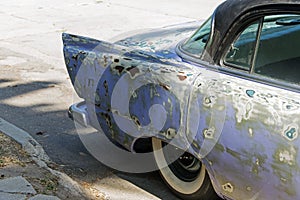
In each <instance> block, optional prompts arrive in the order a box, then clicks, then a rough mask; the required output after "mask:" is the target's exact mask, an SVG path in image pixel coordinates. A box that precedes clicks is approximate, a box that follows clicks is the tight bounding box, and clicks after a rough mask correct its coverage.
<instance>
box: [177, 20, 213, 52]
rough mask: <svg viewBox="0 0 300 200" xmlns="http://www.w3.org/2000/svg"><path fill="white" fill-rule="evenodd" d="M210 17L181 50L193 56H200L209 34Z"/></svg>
mask: <svg viewBox="0 0 300 200" xmlns="http://www.w3.org/2000/svg"><path fill="white" fill-rule="evenodd" d="M211 23H212V17H210V18H209V19H208V20H207V21H206V22H205V23H204V24H203V25H202V26H201V27H200V28H199V29H198V30H197V31H196V33H195V34H194V35H193V36H192V37H191V38H190V39H189V40H188V41H187V42H186V43H184V44H183V45H182V47H181V48H182V49H183V50H184V51H186V52H188V53H190V54H193V55H195V56H198V57H199V56H200V55H201V54H202V52H203V51H204V48H205V46H206V44H207V42H208V40H209V37H210V33H211Z"/></svg>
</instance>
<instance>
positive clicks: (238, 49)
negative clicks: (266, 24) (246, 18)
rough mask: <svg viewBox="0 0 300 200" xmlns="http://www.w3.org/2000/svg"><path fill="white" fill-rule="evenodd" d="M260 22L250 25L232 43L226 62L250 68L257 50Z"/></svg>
mask: <svg viewBox="0 0 300 200" xmlns="http://www.w3.org/2000/svg"><path fill="white" fill-rule="evenodd" d="M258 26H259V22H258V21H256V22H255V23H253V24H251V25H250V26H248V27H247V28H246V29H245V30H244V31H243V32H242V33H241V34H240V36H239V37H238V39H237V40H236V41H235V42H234V43H233V44H232V45H231V47H230V49H229V51H228V53H227V54H226V56H225V60H224V61H225V64H227V65H230V66H233V67H237V68H241V69H245V70H250V68H251V65H252V61H253V55H254V51H255V45H256V38H257V32H258Z"/></svg>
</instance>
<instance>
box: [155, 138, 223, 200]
mask: <svg viewBox="0 0 300 200" xmlns="http://www.w3.org/2000/svg"><path fill="white" fill-rule="evenodd" d="M165 145H166V143H164V142H162V141H161V140H159V139H156V138H153V139H152V146H153V150H154V157H155V161H156V163H157V166H158V167H159V169H160V174H161V176H162V178H163V180H164V181H165V182H166V184H167V185H168V186H169V188H170V189H171V190H172V191H173V192H174V193H175V194H176V195H177V196H179V197H180V198H182V199H187V200H196V199H197V200H206V199H209V200H213V199H218V196H217V194H216V193H215V191H214V189H213V187H212V184H211V182H210V179H209V176H208V174H207V172H206V169H205V166H204V165H202V163H201V162H200V161H199V160H198V159H197V158H195V157H194V156H193V155H191V154H189V153H187V152H182V150H180V149H178V148H175V147H172V148H171V150H170V148H168V150H165V148H164V149H163V147H164V146H165ZM178 155H181V156H178ZM174 156H177V157H179V158H177V157H174ZM173 160H175V161H173ZM172 161H173V162H172ZM171 162H172V163H171ZM169 163H170V164H169Z"/></svg>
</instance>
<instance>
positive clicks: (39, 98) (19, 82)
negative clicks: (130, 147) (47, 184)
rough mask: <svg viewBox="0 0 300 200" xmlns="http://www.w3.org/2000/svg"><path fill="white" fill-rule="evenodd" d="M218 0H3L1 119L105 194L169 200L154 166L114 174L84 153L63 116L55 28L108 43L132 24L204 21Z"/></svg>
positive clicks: (65, 87)
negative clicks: (143, 170) (145, 170)
mask: <svg viewBox="0 0 300 200" xmlns="http://www.w3.org/2000/svg"><path fill="white" fill-rule="evenodd" d="M220 2H222V1H221V0H178V1H168V0H140V1H134V0H85V1H83V0H72V1H71V0H66V1H58V0H51V1H50V0H43V1H40V0H24V1H17V0H2V1H1V2H0V20H1V24H0V72H1V73H0V118H3V119H5V120H7V121H9V122H10V123H12V124H14V125H15V126H17V127H20V128H22V129H24V130H25V131H27V132H28V133H30V134H31V135H32V136H33V137H34V138H35V139H36V140H37V141H38V142H39V143H40V144H41V145H42V146H43V147H44V149H45V150H46V152H47V154H48V155H49V157H50V159H51V160H53V161H54V162H55V163H56V164H57V166H56V167H57V168H59V169H61V170H63V171H64V172H66V173H67V174H68V175H70V176H71V177H72V178H74V179H75V180H77V181H79V182H80V183H81V184H86V185H93V187H95V188H96V189H98V190H101V191H102V192H104V193H107V194H110V198H111V199H120V198H122V199H176V197H174V196H173V195H172V194H171V193H170V192H169V190H168V188H167V187H166V186H165V185H164V183H163V182H162V181H161V179H160V177H159V175H158V173H157V172H152V173H147V174H126V173H122V172H117V171H115V170H112V169H110V168H108V167H106V166H104V165H103V164H101V163H100V162H99V161H97V160H96V159H94V158H93V157H92V156H90V155H89V153H88V152H87V151H86V149H85V148H84V146H83V145H82V143H81V141H80V139H79V137H78V135H77V133H76V130H75V126H74V124H73V122H72V121H71V120H70V119H68V116H67V109H68V107H69V105H71V104H72V103H74V102H76V100H77V97H76V94H74V91H73V88H72V86H71V83H70V80H69V78H68V75H67V71H66V69H65V65H64V61H63V54H62V41H61V33H62V32H69V33H74V34H79V35H85V36H89V37H93V38H97V39H101V40H107V41H110V40H114V39H115V38H121V36H122V35H123V36H124V35H128V32H131V33H134V30H137V29H138V30H142V29H147V28H156V27H162V26H166V25H173V24H180V23H184V22H188V21H195V20H203V19H206V18H207V17H209V15H211V13H212V12H213V10H214V8H215V7H216V6H217V5H218V4H219V3H220ZM120 35H121V36H120ZM116 194H118V195H116ZM114 195H115V196H114ZM141 197H142V198H141Z"/></svg>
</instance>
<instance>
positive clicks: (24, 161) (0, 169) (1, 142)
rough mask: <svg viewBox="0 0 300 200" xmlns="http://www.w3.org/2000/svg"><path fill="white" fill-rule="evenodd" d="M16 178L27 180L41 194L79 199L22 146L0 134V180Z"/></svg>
mask: <svg viewBox="0 0 300 200" xmlns="http://www.w3.org/2000/svg"><path fill="white" fill-rule="evenodd" d="M15 176H22V177H24V178H26V179H27V181H29V182H30V183H31V184H32V186H33V187H34V189H35V190H36V191H37V193H39V194H46V195H53V196H57V197H59V198H60V199H79V198H78V197H74V196H73V195H72V193H71V192H70V191H68V190H67V189H66V188H64V186H62V185H60V184H59V181H58V177H56V176H54V175H52V174H51V173H50V172H49V171H48V170H46V169H43V168H40V167H39V166H37V165H36V163H35V162H34V161H33V160H32V159H31V157H30V156H29V155H28V154H27V153H26V152H25V151H24V150H23V149H22V147H21V145H19V144H18V143H16V142H15V141H13V140H12V139H11V138H9V137H7V136H5V135H4V134H2V133H0V179H5V178H10V177H15Z"/></svg>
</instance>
